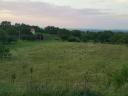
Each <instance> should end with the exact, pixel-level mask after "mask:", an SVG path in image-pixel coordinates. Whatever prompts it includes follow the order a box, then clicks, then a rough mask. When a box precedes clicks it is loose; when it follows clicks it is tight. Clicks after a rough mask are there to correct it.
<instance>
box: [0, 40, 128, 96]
mask: <svg viewBox="0 0 128 96" xmlns="http://www.w3.org/2000/svg"><path fill="white" fill-rule="evenodd" d="M127 49H128V47H127V46H125V45H111V44H93V43H69V42H57V41H54V42H50V41H45V42H37V41H34V42H28V41H20V42H18V43H17V44H16V46H14V49H13V50H12V57H11V59H9V60H6V61H4V62H3V61H2V62H0V82H1V83H2V84H5V85H7V84H8V85H9V84H10V85H12V86H13V87H14V88H16V90H20V92H21V93H22V92H23V91H24V90H26V86H27V85H29V84H32V85H34V84H35V83H36V84H35V85H38V84H39V86H40V85H41V86H43V85H46V86H47V87H48V89H47V91H48V93H49V94H50V88H51V90H53V89H56V88H60V89H61V88H63V89H64V90H62V91H64V92H65V93H68V95H62V94H61V95H55V94H54V95H55V96H71V94H70V92H69V89H71V90H70V91H71V92H73V93H74V92H77V91H74V89H73V88H78V90H84V89H89V90H90V89H91V90H92V91H96V92H100V93H102V94H107V95H106V96H117V95H119V96H121V93H119V92H122V94H124V93H125V92H124V89H125V88H126V89H127V88H128V86H127V80H126V82H125V83H123V85H122V86H121V87H118V88H117V87H115V86H114V83H113V82H115V81H114V80H115V78H114V76H115V73H116V72H118V71H119V72H120V70H122V67H123V66H126V65H127V64H128V50H127ZM117 74H118V73H117ZM120 74H121V72H120ZM126 75H127V74H126ZM115 77H117V76H115ZM126 77H127V76H126ZM116 80H117V79H116ZM123 80H124V79H123ZM0 87H1V86H0ZM65 87H66V88H67V87H68V88H67V89H68V91H65V90H66V88H65ZM60 89H59V91H57V93H59V92H61V91H60ZM41 90H44V89H41ZM115 90H116V91H117V90H122V91H119V92H116V91H115ZM45 92H46V90H45ZM54 92H55V91H53V92H52V93H51V94H53V93H54ZM36 93H37V92H36ZM126 93H127V92H126ZM33 94H34V93H33ZM42 94H44V93H42ZM110 94H111V95H110ZM112 94H113V95H112ZM115 94H116V95H115ZM127 94H128V93H127ZM127 94H126V95H127ZM3 96H4V95H3ZM7 96H11V95H7ZM25 96H26V95H25ZM27 96H29V95H27ZM33 96H36V95H33ZM37 96H38V95H37ZM39 96H42V95H39ZM43 96H53V95H46V94H45V95H43ZM72 96H75V95H72ZM76 96H96V95H76ZM122 96H125V95H122Z"/></svg>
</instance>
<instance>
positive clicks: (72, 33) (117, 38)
mask: <svg viewBox="0 0 128 96" xmlns="http://www.w3.org/2000/svg"><path fill="white" fill-rule="evenodd" d="M44 32H46V33H48V34H56V35H57V36H59V37H60V38H61V39H62V40H64V41H69V42H95V43H111V44H127V43H128V33H127V32H112V31H109V30H108V31H100V32H91V31H86V32H85V31H81V30H67V29H61V28H58V27H54V26H48V27H46V28H45V29H44Z"/></svg>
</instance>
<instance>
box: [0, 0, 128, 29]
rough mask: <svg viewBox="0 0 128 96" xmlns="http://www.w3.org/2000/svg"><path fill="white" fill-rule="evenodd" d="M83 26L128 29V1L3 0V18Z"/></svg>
mask: <svg viewBox="0 0 128 96" xmlns="http://www.w3.org/2000/svg"><path fill="white" fill-rule="evenodd" d="M4 20H8V21H11V22H13V23H14V22H19V23H26V24H30V25H38V26H41V27H45V26H57V27H63V28H79V29H80V28H82V29H83V28H84V29H88V28H90V29H108V30H109V29H123V30H126V29H128V0H0V21H4Z"/></svg>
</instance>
